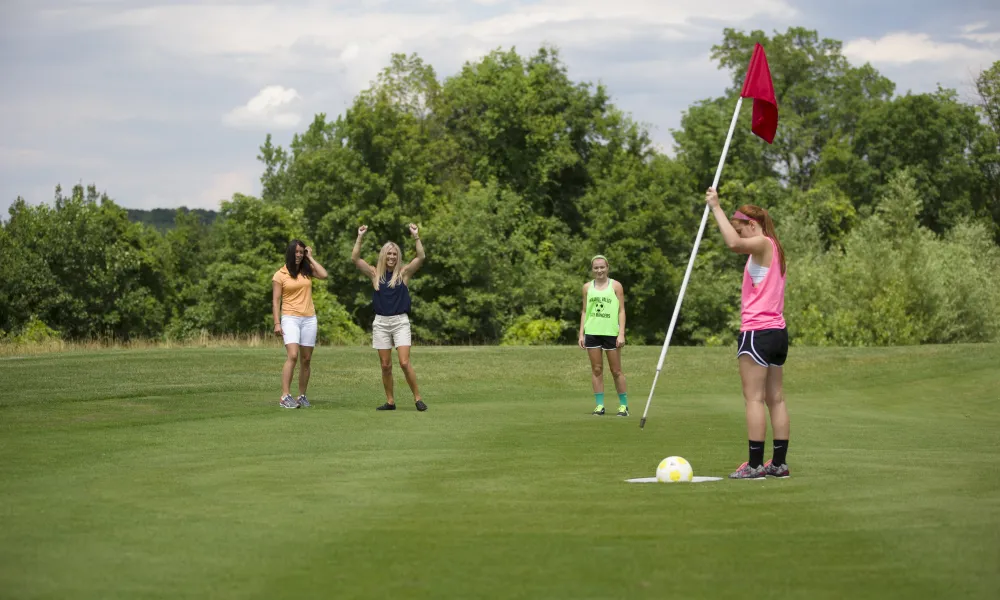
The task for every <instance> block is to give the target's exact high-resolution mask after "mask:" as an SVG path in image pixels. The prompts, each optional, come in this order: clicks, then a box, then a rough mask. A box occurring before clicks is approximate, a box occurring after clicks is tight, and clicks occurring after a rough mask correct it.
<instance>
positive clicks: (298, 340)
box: [281, 315, 318, 348]
mask: <svg viewBox="0 0 1000 600" xmlns="http://www.w3.org/2000/svg"><path fill="white" fill-rule="evenodd" d="M317 327H318V323H317V321H316V315H313V316H311V317H295V316H292V315H281V333H282V334H283V335H282V337H284V338H285V345H286V346H287V345H288V344H298V345H300V346H308V347H310V348H312V347H315V346H316V329H317Z"/></svg>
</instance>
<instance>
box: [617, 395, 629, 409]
mask: <svg viewBox="0 0 1000 600" xmlns="http://www.w3.org/2000/svg"><path fill="white" fill-rule="evenodd" d="M618 401H619V402H621V404H622V406H628V392H625V393H623V394H618Z"/></svg>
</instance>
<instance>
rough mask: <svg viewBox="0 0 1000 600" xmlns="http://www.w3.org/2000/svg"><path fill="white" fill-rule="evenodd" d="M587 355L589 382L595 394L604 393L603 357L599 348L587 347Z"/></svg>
mask: <svg viewBox="0 0 1000 600" xmlns="http://www.w3.org/2000/svg"><path fill="white" fill-rule="evenodd" d="M587 355H588V356H590V374H591V377H590V382H591V384H592V385H593V386H594V393H595V394H603V393H604V357H603V356H601V349H600V348H587Z"/></svg>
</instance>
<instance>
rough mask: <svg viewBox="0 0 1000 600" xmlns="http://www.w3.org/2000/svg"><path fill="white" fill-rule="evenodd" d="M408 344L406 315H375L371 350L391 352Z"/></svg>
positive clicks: (407, 319)
mask: <svg viewBox="0 0 1000 600" xmlns="http://www.w3.org/2000/svg"><path fill="white" fill-rule="evenodd" d="M409 345H411V344H410V317H408V316H407V315H406V314H402V315H393V316H391V317H385V316H382V315H375V322H374V323H373V324H372V348H375V349H376V350H392V349H393V348H398V347H400V346H409Z"/></svg>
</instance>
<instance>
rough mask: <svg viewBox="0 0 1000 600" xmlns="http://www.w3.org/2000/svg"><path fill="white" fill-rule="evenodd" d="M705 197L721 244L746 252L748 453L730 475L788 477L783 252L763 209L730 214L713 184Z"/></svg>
mask: <svg viewBox="0 0 1000 600" xmlns="http://www.w3.org/2000/svg"><path fill="white" fill-rule="evenodd" d="M705 201H706V202H708V204H709V206H711V207H712V214H713V215H714V216H715V221H716V223H718V225H719V231H720V232H721V233H722V238H723V239H724V240H725V242H726V246H727V247H728V248H729V249H730V250H732V251H733V252H736V253H738V254H748V255H749V257H748V258H747V263H746V266H745V267H744V268H743V288H742V294H741V303H740V304H741V307H740V317H741V318H740V322H741V324H740V337H739V344H738V346H737V348H736V357H737V360H739V365H740V379H741V380H742V381H743V399H744V400H745V403H746V417H747V438H748V441H749V453H750V457H749V460H748V461H747V462H745V463H743V464H742V465H740V467H739V468H738V469H737V470H736V472H734V473H732V474H731V475H730V476H729V477H730V478H732V479H760V478H762V477H765V476H767V475H770V476H772V477H788V475H789V471H788V464H787V460H786V456H787V452H788V432H789V424H788V409H787V408H786V406H785V394H784V391H783V390H782V387H781V376H782V366H783V365H784V364H785V358H786V357H787V356H788V330H787V329H786V328H785V317H784V315H783V314H782V313H783V311H784V308H785V251H784V250H783V249H782V247H781V243H780V242H779V241H778V236H777V235H776V234H775V232H774V223H773V222H772V221H771V216H770V215H768V214H767V211H766V210H764V209H763V208H760V207H759V206H753V205H751V204H745V205H743V206H741V207H739V209H738V210H737V211H736V212H735V213H733V216H732V217H729V216H728V215H726V213H725V212H724V211H723V210H722V208H720V207H719V196H718V193H716V191H715V190H714V189H713V188H709V189H708V191H707V192H706V193H705ZM768 413H770V415H771V429H772V432H773V434H774V456H773V458H772V459H771V460H769V461H767V463H766V464H765V463H764V438H765V437H766V435H767V415H768Z"/></svg>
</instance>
